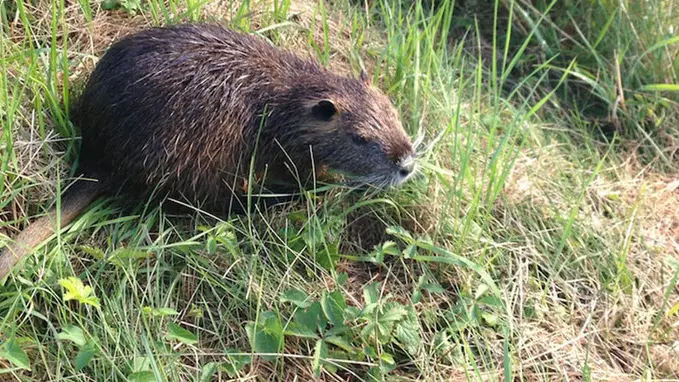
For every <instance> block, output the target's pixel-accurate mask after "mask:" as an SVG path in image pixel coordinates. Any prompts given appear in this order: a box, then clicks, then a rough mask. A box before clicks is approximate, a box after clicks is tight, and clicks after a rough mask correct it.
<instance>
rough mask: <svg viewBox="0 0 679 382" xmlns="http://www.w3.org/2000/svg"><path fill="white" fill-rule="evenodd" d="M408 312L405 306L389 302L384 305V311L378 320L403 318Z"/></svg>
mask: <svg viewBox="0 0 679 382" xmlns="http://www.w3.org/2000/svg"><path fill="white" fill-rule="evenodd" d="M407 314H408V311H407V310H406V308H405V306H403V305H401V304H399V303H395V302H390V303H388V304H386V305H385V306H384V311H383V312H382V314H381V315H380V316H379V320H380V322H390V321H391V322H393V321H399V320H401V319H403V318H404V317H405V316H406V315H407Z"/></svg>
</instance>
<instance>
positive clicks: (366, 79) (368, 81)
mask: <svg viewBox="0 0 679 382" xmlns="http://www.w3.org/2000/svg"><path fill="white" fill-rule="evenodd" d="M360 78H361V81H363V83H364V84H366V85H372V78H370V76H368V73H367V72H366V71H365V69H361V75H360Z"/></svg>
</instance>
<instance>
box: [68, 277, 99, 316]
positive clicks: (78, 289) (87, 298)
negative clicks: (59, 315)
mask: <svg viewBox="0 0 679 382" xmlns="http://www.w3.org/2000/svg"><path fill="white" fill-rule="evenodd" d="M59 285H61V286H62V287H63V288H64V289H66V293H65V294H64V301H69V300H76V301H78V302H80V303H81V304H89V305H92V306H95V307H97V308H98V307H99V299H98V298H97V297H95V296H94V294H93V293H92V287H90V286H89V285H87V286H85V285H84V284H83V282H82V281H81V280H80V279H79V278H77V277H73V276H71V277H69V278H66V279H60V280H59Z"/></svg>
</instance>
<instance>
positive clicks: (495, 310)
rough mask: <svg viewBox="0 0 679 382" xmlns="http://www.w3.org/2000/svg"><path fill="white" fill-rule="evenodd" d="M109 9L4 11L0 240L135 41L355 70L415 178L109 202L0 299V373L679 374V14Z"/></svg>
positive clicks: (630, 6) (67, 164)
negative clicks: (414, 140) (291, 55)
mask: <svg viewBox="0 0 679 382" xmlns="http://www.w3.org/2000/svg"><path fill="white" fill-rule="evenodd" d="M102 4H103V6H102V5H101V4H99V3H94V2H87V1H84V0H81V1H78V2H69V3H66V2H65V1H63V0H62V1H58V0H55V1H52V2H46V1H36V2H32V3H29V2H25V1H23V0H19V1H17V2H8V1H0V5H1V6H0V12H2V13H1V16H2V32H1V33H2V34H1V35H0V57H1V59H0V70H1V71H2V73H3V74H4V75H3V76H0V123H2V143H1V144H0V158H1V159H0V168H1V169H2V171H1V172H0V219H1V220H0V244H4V243H7V242H9V240H11V237H14V235H15V234H16V233H17V232H18V231H19V230H20V229H22V228H23V227H25V226H26V225H27V224H28V223H29V222H31V221H33V220H34V219H35V218H37V217H38V216H39V215H41V214H42V213H43V212H44V209H45V208H47V207H49V206H51V205H52V204H53V203H54V202H55V201H56V200H57V199H58V196H59V195H60V193H61V191H62V190H63V189H64V188H65V187H66V186H67V185H68V183H69V181H70V176H71V175H72V174H71V173H70V169H71V168H72V164H73V163H74V162H75V161H77V147H78V140H77V137H78V133H77V128H76V127H74V126H72V125H71V124H70V122H69V120H68V115H67V113H66V111H65V110H68V107H67V106H68V103H69V102H70V100H72V99H73V96H74V95H75V94H77V92H78V90H79V88H80V86H82V84H83V80H84V79H85V78H86V76H87V73H88V72H89V70H91V68H92V67H93V65H94V63H95V60H96V57H99V56H100V55H101V54H102V53H103V52H104V51H105V49H106V47H107V46H108V45H109V44H110V43H111V42H112V41H113V40H115V39H116V38H117V37H119V36H121V35H123V34H125V33H130V32H132V31H134V30H137V29H139V28H143V27H145V26H148V25H160V24H166V23H174V22H182V21H195V20H218V21H220V22H224V23H227V24H228V25H231V26H232V27H234V28H238V29H241V30H246V31H250V32H252V33H259V34H261V35H262V36H264V37H266V38H269V39H271V40H272V41H273V42H274V43H276V44H278V45H280V46H286V47H289V48H291V49H294V50H295V51H296V52H298V53H300V54H305V55H308V56H312V57H316V58H318V59H319V60H321V62H323V63H324V64H327V65H328V66H330V67H331V68H333V69H334V70H337V71H339V72H343V73H357V72H358V70H359V68H361V67H363V66H364V67H366V68H367V69H368V71H369V73H370V74H371V75H372V76H373V78H374V80H375V83H376V84H378V86H380V87H381V88H382V89H383V90H384V91H385V92H387V94H388V95H389V96H390V97H391V98H392V100H393V101H394V104H395V105H396V106H397V107H398V109H399V110H400V112H401V115H402V118H403V121H404V125H405V126H406V128H407V130H408V131H409V133H410V134H411V135H412V136H413V137H421V138H422V144H421V145H420V151H421V152H422V158H421V160H420V174H419V175H418V177H416V178H415V179H414V180H413V181H411V182H409V183H408V184H407V185H405V186H404V187H402V188H400V189H398V190H394V191H391V192H387V193H383V194H379V195H352V194H347V193H345V191H344V190H342V189H332V190H330V191H329V192H328V193H327V194H325V195H323V196H320V197H311V196H310V197H309V198H308V199H307V200H305V201H304V202H300V203H297V204H290V205H286V206H283V207H281V208H278V209H275V210H267V211H255V212H253V213H252V214H251V215H249V216H234V217H232V218H231V219H230V220H227V221H218V220H215V219H213V218H210V217H209V216H207V215H206V214H203V213H199V212H197V213H195V214H194V215H193V216H188V217H187V216H172V215H170V214H169V213H168V212H165V211H164V210H163V209H162V208H161V207H160V206H158V205H153V204H143V205H139V206H136V207H135V208H133V209H131V210H130V209H124V208H122V205H121V204H120V203H118V202H119V201H116V200H99V201H97V202H96V203H95V204H94V205H93V206H92V208H90V209H89V210H88V211H87V212H86V213H84V214H83V215H82V216H81V217H79V218H78V219H77V220H76V221H75V222H74V223H73V224H71V225H70V226H69V227H67V229H65V230H62V231H61V232H60V233H59V234H58V235H57V237H56V238H55V240H52V241H51V242H50V243H48V244H47V245H45V246H43V247H42V248H40V249H39V250H37V251H36V253H35V254H33V255H32V256H30V258H29V259H27V260H26V261H24V262H23V263H22V264H21V265H20V267H18V268H17V269H16V270H15V271H14V272H13V273H12V274H11V275H10V276H9V277H8V279H7V280H5V282H4V285H3V286H0V296H2V297H1V298H0V344H1V345H0V367H1V368H2V371H1V373H2V374H0V376H1V377H6V378H7V379H8V380H41V381H43V380H62V379H69V380H98V381H99V380H144V381H151V380H210V378H213V379H220V380H221V379H234V380H247V379H257V380H303V379H314V378H318V379H320V380H329V381H330V380H381V379H384V380H513V379H518V380H573V379H575V380H610V381H621V380H649V381H650V380H673V379H674V380H676V379H679V348H678V345H677V338H679V330H678V328H679V318H678V317H679V316H678V314H679V287H678V286H677V279H678V277H679V242H678V241H677V238H678V237H679V224H678V223H677V222H679V212H678V210H677V208H676V206H677V205H679V183H678V181H677V174H679V171H678V170H679V169H678V166H677V163H679V162H677V160H678V159H679V158H678V154H677V152H678V151H677V149H678V148H679V144H678V143H677V142H678V139H679V133H678V131H679V129H678V128H677V126H679V125H678V123H677V121H678V118H677V117H678V112H679V107H678V105H677V101H678V97H677V95H678V94H679V93H677V86H679V81H678V80H677V76H678V73H679V71H678V69H679V61H678V60H677V50H678V46H679V39H678V38H677V37H676V35H675V33H676V30H672V29H671V28H672V27H671V26H674V28H676V26H677V25H679V23H678V22H677V21H679V13H678V11H677V4H676V3H675V2H674V1H672V0H662V1H661V0H650V1H646V2H629V3H626V2H610V1H592V2H589V1H575V0H572V1H571V0H566V1H553V2H548V1H542V0H541V1H534V2H527V1H523V0H521V1H510V0H502V1H500V0H497V1H472V0H467V1H458V2H457V3H454V2H452V1H446V0H441V1H434V2H430V1H422V2H415V3H412V4H411V2H409V1H399V0H375V1H367V2H352V3H348V2H333V3H332V4H330V3H317V2H311V1H299V2H298V1H294V2H290V1H285V0H278V1H242V2H228V1H227V2H219V1H216V0H214V1H196V0H192V1H186V2H178V1H174V0H170V1H159V0H151V1H148V2H144V3H142V2H135V1H133V0H127V1H122V0H121V1H118V2H105V3H102ZM104 8H106V9H104ZM72 277H75V279H73V278H72ZM88 287H89V288H91V289H88Z"/></svg>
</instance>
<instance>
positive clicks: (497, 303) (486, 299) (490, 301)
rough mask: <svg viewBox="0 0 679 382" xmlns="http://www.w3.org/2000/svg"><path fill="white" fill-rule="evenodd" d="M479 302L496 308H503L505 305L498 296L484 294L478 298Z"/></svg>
mask: <svg viewBox="0 0 679 382" xmlns="http://www.w3.org/2000/svg"><path fill="white" fill-rule="evenodd" d="M478 302H479V303H481V304H484V305H488V306H494V307H496V308H500V309H502V307H503V305H504V304H502V300H500V299H499V298H498V297H496V296H483V297H481V298H480V299H478Z"/></svg>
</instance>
